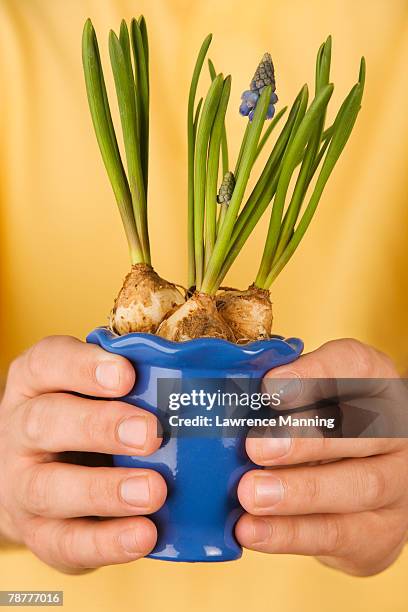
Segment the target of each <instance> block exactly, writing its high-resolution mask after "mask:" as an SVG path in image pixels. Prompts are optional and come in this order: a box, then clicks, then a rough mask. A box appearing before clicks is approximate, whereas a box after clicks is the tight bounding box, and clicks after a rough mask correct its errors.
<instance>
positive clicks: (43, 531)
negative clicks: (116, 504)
mask: <svg viewBox="0 0 408 612" xmlns="http://www.w3.org/2000/svg"><path fill="white" fill-rule="evenodd" d="M156 539H157V530H156V527H155V525H154V524H153V523H152V521H150V520H149V519H147V518H145V517H132V518H121V519H110V520H106V521H98V520H94V519H71V520H65V521H59V520H48V519H40V518H36V519H35V520H33V521H30V529H29V532H28V535H27V538H26V544H27V546H28V547H29V548H30V549H31V550H32V551H33V552H34V553H35V554H36V555H37V556H38V557H39V558H40V559H42V560H43V561H44V562H45V563H47V564H48V565H51V566H53V567H56V568H57V569H59V570H63V571H67V572H75V571H80V570H86V569H91V568H97V567H103V566H105V565H112V564H117V563H128V562H129V561H134V560H136V559H140V558H141V557H144V556H146V555H147V554H148V553H149V552H150V551H151V550H152V549H153V547H154V545H155V543H156Z"/></svg>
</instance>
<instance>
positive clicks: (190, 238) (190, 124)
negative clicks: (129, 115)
mask: <svg viewBox="0 0 408 612" xmlns="http://www.w3.org/2000/svg"><path fill="white" fill-rule="evenodd" d="M211 39H212V34H209V35H208V36H207V37H206V38H205V39H204V41H203V43H202V45H201V48H200V51H199V53H198V57H197V60H196V63H195V66H194V72H193V77H192V79H191V85H190V92H189V96H188V110H187V166H188V220H187V243H188V287H189V288H190V287H193V286H194V285H195V244H194V152H195V140H196V127H197V126H195V125H194V105H195V98H196V93H197V85H198V80H199V78H200V74H201V69H202V67H203V63H204V59H205V56H206V55H207V51H208V47H209V46H210V44H211ZM198 110H200V109H198ZM196 117H197V115H196Z"/></svg>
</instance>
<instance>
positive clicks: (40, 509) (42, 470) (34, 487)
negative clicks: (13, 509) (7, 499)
mask: <svg viewBox="0 0 408 612" xmlns="http://www.w3.org/2000/svg"><path fill="white" fill-rule="evenodd" d="M51 478H52V471H51V470H50V469H48V468H46V467H45V466H44V465H42V464H39V465H37V466H35V467H33V468H31V470H30V472H29V475H28V480H27V484H26V486H25V488H24V499H23V505H24V506H26V507H27V509H28V510H29V512H30V513H31V514H34V515H37V516H44V515H48V514H49V513H50V487H51Z"/></svg>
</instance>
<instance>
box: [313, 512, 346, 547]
mask: <svg viewBox="0 0 408 612" xmlns="http://www.w3.org/2000/svg"><path fill="white" fill-rule="evenodd" d="M344 545H345V541H344V533H343V530H342V528H341V523H340V519H339V517H338V516H336V515H334V514H327V515H325V516H324V517H322V518H321V522H320V543H319V549H320V550H319V554H321V555H328V556H330V555H335V554H336V553H338V552H339V551H340V550H341V549H342V548H344Z"/></svg>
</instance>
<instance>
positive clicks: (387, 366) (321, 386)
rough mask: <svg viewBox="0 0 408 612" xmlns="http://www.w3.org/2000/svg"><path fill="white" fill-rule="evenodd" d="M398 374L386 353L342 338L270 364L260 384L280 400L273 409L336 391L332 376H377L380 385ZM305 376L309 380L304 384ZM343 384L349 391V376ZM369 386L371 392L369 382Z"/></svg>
mask: <svg viewBox="0 0 408 612" xmlns="http://www.w3.org/2000/svg"><path fill="white" fill-rule="evenodd" d="M398 377H399V376H398V372H397V371H396V369H395V366H394V364H393V363H392V361H391V360H390V359H389V357H388V356H387V355H385V354H383V353H381V352H380V351H377V350H376V349H374V348H373V347H371V346H368V345H365V344H363V343H361V342H359V341H358V340H354V339H342V340H333V341H331V342H327V343H326V344H323V346H321V347H320V348H318V349H317V350H315V351H312V352H311V353H308V354H306V355H302V356H301V357H300V358H299V359H297V360H296V361H294V362H293V363H291V364H290V365H289V366H287V365H285V366H281V367H278V368H273V369H272V370H270V371H269V372H268V373H267V374H266V376H265V378H264V386H265V390H266V392H268V393H269V394H270V395H272V394H273V393H279V396H280V399H281V402H280V404H279V405H278V406H277V409H282V408H287V407H291V408H293V407H296V406H307V405H310V404H313V402H315V401H316V400H317V399H322V398H325V397H331V396H333V395H337V394H339V389H338V388H337V386H338V385H337V383H336V381H333V379H353V378H359V379H365V378H374V379H375V378H378V379H379V383H378V384H379V385H380V386H381V385H383V383H382V382H381V380H384V379H386V378H398ZM305 379H312V380H311V381H310V382H308V383H307V384H306V383H305V382H304V381H305ZM313 379H314V380H313ZM317 379H325V380H320V381H319V380H317ZM345 385H346V388H345V392H347V393H351V392H353V388H352V383H351V382H350V380H347V381H345ZM357 385H358V389H356V390H355V391H356V392H358V391H359V390H360V388H361V383H357ZM369 389H370V392H371V393H372V392H373V384H370V387H369ZM380 390H382V389H380ZM363 393H364V390H363ZM357 394H358V393H357ZM340 395H341V394H340Z"/></svg>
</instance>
